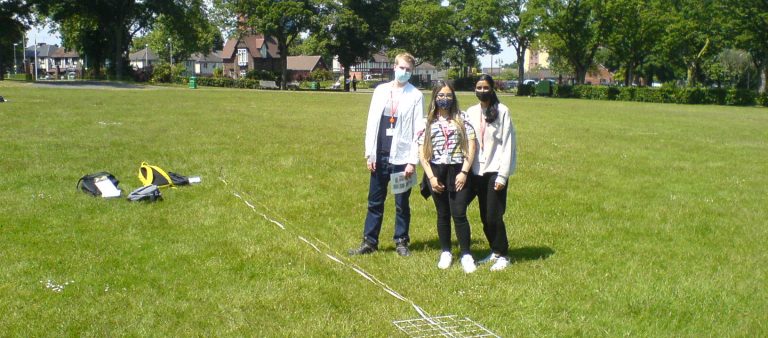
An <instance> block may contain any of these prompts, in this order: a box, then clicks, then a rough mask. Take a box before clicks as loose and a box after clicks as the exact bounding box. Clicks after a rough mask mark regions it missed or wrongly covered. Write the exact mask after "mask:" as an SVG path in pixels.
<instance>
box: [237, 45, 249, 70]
mask: <svg viewBox="0 0 768 338" xmlns="http://www.w3.org/2000/svg"><path fill="white" fill-rule="evenodd" d="M237 65H238V66H247V65H248V50H247V49H245V48H241V49H238V50H237Z"/></svg>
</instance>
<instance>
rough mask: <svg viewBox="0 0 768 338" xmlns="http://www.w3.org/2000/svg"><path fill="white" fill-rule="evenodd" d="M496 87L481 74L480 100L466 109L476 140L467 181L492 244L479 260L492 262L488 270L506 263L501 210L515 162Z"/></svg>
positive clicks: (512, 133)
mask: <svg viewBox="0 0 768 338" xmlns="http://www.w3.org/2000/svg"><path fill="white" fill-rule="evenodd" d="M495 89H496V86H495V84H494V81H493V78H492V77H491V76H489V75H485V74H483V75H481V76H480V79H479V80H478V81H477V83H476V84H475V95H476V96H477V98H478V100H480V103H478V104H476V105H474V106H472V107H470V108H469V109H468V110H467V116H468V119H469V122H470V123H471V124H472V126H474V128H475V130H476V131H477V140H478V145H477V153H476V156H475V161H474V163H473V165H472V177H471V179H470V182H471V185H472V191H473V192H474V194H475V195H477V199H478V204H479V207H480V220H481V222H482V223H483V232H484V233H485V237H486V238H487V239H488V243H489V244H490V247H491V253H490V255H488V257H486V258H485V259H482V260H480V261H479V263H480V264H482V263H487V262H493V263H494V264H493V265H492V266H491V271H498V270H503V269H505V268H506V267H507V266H508V265H509V257H508V256H507V255H508V254H509V242H508V240H507V229H506V226H505V225H504V212H505V211H506V207H507V183H508V182H509V176H511V175H512V174H513V173H514V172H515V166H516V162H517V147H516V144H515V126H514V124H513V123H512V118H511V116H510V114H509V109H508V108H507V106H505V105H503V104H502V103H500V102H499V98H498V97H497V96H496V91H495Z"/></svg>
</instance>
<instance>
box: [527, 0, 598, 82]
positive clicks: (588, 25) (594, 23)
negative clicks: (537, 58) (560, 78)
mask: <svg viewBox="0 0 768 338" xmlns="http://www.w3.org/2000/svg"><path fill="white" fill-rule="evenodd" d="M531 4H532V8H535V9H536V10H537V11H538V13H537V15H539V17H540V18H541V25H542V27H541V28H542V32H541V35H540V36H541V41H542V43H543V45H544V46H545V47H546V49H547V50H548V51H549V53H550V56H553V57H560V58H561V59H562V61H565V62H567V63H568V64H569V65H570V67H572V68H573V71H574V72H575V73H576V74H575V76H576V77H575V79H576V82H577V83H579V84H583V83H584V79H585V77H586V75H587V71H588V70H589V68H590V67H591V66H592V63H593V61H594V57H595V53H596V52H597V49H598V47H599V46H600V44H601V43H602V42H603V40H602V39H603V36H604V33H605V31H607V28H608V27H607V26H606V25H605V22H604V21H603V17H602V14H603V13H602V11H601V10H602V7H601V6H600V4H599V0H531Z"/></svg>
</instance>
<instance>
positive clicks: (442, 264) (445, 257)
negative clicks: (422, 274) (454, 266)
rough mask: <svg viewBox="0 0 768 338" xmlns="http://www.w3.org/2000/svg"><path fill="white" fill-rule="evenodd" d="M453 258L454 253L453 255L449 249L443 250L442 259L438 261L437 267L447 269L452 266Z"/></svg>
mask: <svg viewBox="0 0 768 338" xmlns="http://www.w3.org/2000/svg"><path fill="white" fill-rule="evenodd" d="M452 260H453V255H451V253H450V252H448V251H443V253H441V254H440V260H439V261H438V262H437V267H438V268H440V269H443V270H445V269H447V268H448V267H450V266H451V261H452Z"/></svg>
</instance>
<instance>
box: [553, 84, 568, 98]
mask: <svg viewBox="0 0 768 338" xmlns="http://www.w3.org/2000/svg"><path fill="white" fill-rule="evenodd" d="M552 96H553V97H560V98H569V97H573V86H569V85H559V84H555V88H554V89H553V90H552Z"/></svg>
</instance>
